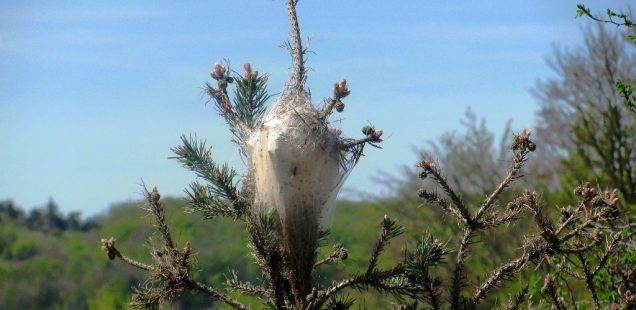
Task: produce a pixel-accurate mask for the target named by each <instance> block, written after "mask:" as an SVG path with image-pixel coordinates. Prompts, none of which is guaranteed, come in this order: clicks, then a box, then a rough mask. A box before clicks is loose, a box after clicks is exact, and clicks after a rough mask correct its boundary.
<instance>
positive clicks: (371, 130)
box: [362, 125, 375, 136]
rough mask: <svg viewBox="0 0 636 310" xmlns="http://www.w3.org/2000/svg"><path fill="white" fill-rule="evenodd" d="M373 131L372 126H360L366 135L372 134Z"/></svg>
mask: <svg viewBox="0 0 636 310" xmlns="http://www.w3.org/2000/svg"><path fill="white" fill-rule="evenodd" d="M374 132H375V129H373V127H371V126H369V125H367V126H364V127H362V133H363V134H365V135H367V136H370V135H373V133H374Z"/></svg>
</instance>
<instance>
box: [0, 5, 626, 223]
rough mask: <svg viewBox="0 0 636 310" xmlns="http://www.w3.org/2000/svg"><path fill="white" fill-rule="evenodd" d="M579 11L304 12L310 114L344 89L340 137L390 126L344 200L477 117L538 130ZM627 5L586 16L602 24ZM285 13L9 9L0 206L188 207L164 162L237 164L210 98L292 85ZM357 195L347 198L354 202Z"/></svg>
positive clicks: (182, 177)
mask: <svg viewBox="0 0 636 310" xmlns="http://www.w3.org/2000/svg"><path fill="white" fill-rule="evenodd" d="M576 3H577V2H576V1H547V0H544V1H482V2H481V3H478V2H477V1H452V2H448V1H415V0H412V1H354V0H347V1H342V0H340V1H331V0H328V1H327V0H302V1H301V2H300V5H299V8H298V11H299V12H298V14H299V18H300V24H301V31H302V33H303V36H304V37H305V38H307V37H309V38H310V39H311V49H312V50H313V51H314V52H315V54H311V55H310V56H309V63H308V65H309V66H310V67H311V68H312V71H310V77H309V87H310V89H311V92H312V95H313V98H314V101H315V102H316V103H318V102H319V101H320V100H322V98H325V97H328V96H329V95H330V94H331V87H332V85H333V83H334V82H336V81H339V80H340V79H342V78H347V80H348V82H349V86H350V88H351V90H352V94H351V95H350V96H349V97H348V98H347V100H346V101H345V103H346V105H347V108H346V109H345V111H344V113H343V114H339V115H337V117H340V118H342V122H341V127H342V129H343V131H344V132H345V134H346V135H348V136H352V137H357V136H359V135H361V133H360V128H361V127H362V126H364V125H365V124H367V123H368V122H371V123H372V124H374V125H375V126H376V127H377V128H380V129H383V130H384V132H385V137H386V141H385V142H384V143H383V146H384V149H382V150H375V149H369V151H368V152H367V156H366V157H365V158H363V160H362V161H361V162H360V164H359V165H358V167H357V168H356V169H355V170H354V171H353V173H352V174H351V176H350V177H349V180H348V182H347V184H346V185H345V187H346V188H349V189H353V190H358V191H364V192H372V193H377V192H379V191H382V186H380V185H378V184H376V183H375V182H374V181H372V180H371V177H372V176H375V175H377V173H378V171H379V170H383V171H386V172H389V173H397V171H398V170H397V169H398V167H399V166H401V165H412V164H414V163H415V162H416V160H417V159H416V158H415V155H414V154H413V152H412V151H411V148H412V146H415V145H422V144H424V143H426V141H431V140H434V139H435V138H436V137H438V136H439V135H441V134H442V133H443V132H445V131H449V130H458V129H459V124H460V119H461V118H462V116H463V114H464V111H465V110H466V108H468V107H471V108H472V110H473V111H474V112H476V114H477V115H478V116H480V117H481V116H486V117H487V120H488V124H489V127H490V128H491V129H493V130H495V131H500V130H501V129H503V127H504V124H505V122H506V121H507V120H508V119H513V120H514V122H513V126H514V127H515V128H520V127H526V128H532V127H533V123H534V112H535V111H536V109H537V104H536V102H535V100H534V99H533V98H532V97H531V96H530V95H529V94H528V89H530V88H531V87H532V86H533V85H534V84H535V82H536V80H537V79H539V78H547V77H550V76H552V73H551V72H550V70H549V68H548V66H547V65H546V64H545V61H544V59H545V57H546V56H548V55H550V53H551V51H552V49H553V47H554V45H555V44H556V45H559V46H570V47H575V46H576V45H577V44H578V43H579V42H581V34H580V28H581V27H582V26H585V25H588V24H590V22H589V21H588V20H579V19H576V20H575V19H574V15H575V12H576ZM627 3H628V2H627V1H603V2H602V3H601V2H599V1H595V2H591V1H589V3H588V4H587V5H588V6H590V7H591V8H592V9H593V10H594V11H598V12H603V11H604V10H605V9H606V8H608V7H611V8H624V7H625V6H626V5H627ZM287 34H288V20H287V16H286V9H285V7H284V3H283V1H282V0H276V1H272V0H242V1H239V0H236V1H199V2H197V3H194V4H193V3H189V2H186V1H85V2H76V1H73V2H71V1H11V0H9V1H6V0H5V1H2V2H0V143H1V144H0V199H13V200H14V201H15V202H16V203H17V204H19V205H22V206H25V207H32V206H37V205H41V204H43V203H45V202H46V201H47V200H48V199H49V197H53V198H54V199H55V200H56V201H57V202H58V203H59V205H60V207H61V209H62V210H64V211H71V210H78V211H82V212H83V213H84V214H95V213H97V212H99V211H101V210H104V209H105V208H107V207H108V206H109V205H110V204H111V203H114V202H119V201H124V200H135V199H139V198H140V195H139V194H138V192H139V190H140V187H139V183H140V182H141V180H142V179H143V180H144V181H145V182H146V183H147V184H149V185H157V187H158V188H159V190H160V191H161V192H162V193H163V194H164V195H181V194H182V191H183V188H185V186H186V185H187V184H188V183H189V182H191V181H192V180H193V179H194V176H193V175H192V174H191V173H189V172H187V171H185V170H184V169H182V168H181V167H179V166H178V165H177V163H176V162H174V161H172V160H168V159H167V157H168V156H170V155H171V153H170V147H172V146H176V145H177V144H178V143H179V136H180V135H181V134H190V133H196V134H197V135H198V136H199V137H202V138H207V140H208V142H209V144H210V145H212V146H213V150H214V153H215V154H216V157H217V159H218V160H220V161H228V162H230V163H232V164H234V165H235V166H239V167H240V166H241V165H242V164H241V160H240V158H239V156H238V154H237V152H236V151H235V148H234V145H232V144H231V143H230V142H229V139H230V135H229V133H228V131H227V129H226V126H225V124H224V123H223V121H222V120H221V119H220V118H219V117H218V116H217V115H216V113H215V111H214V109H213V107H212V106H211V105H206V104H205V102H206V99H205V97H203V94H202V85H203V83H204V82H206V81H208V80H210V78H209V71H210V69H211V68H212V66H213V64H214V63H215V62H219V61H221V60H223V59H228V60H229V61H230V63H231V64H233V65H234V67H237V68H240V66H241V65H242V64H243V63H244V62H250V63H252V65H253V67H254V68H256V69H258V70H259V71H261V72H269V73H270V75H271V77H270V88H269V89H270V92H272V93H276V92H278V91H279V90H280V88H281V87H282V85H283V83H284V82H285V80H286V79H287V77H288V68H289V66H290V57H289V55H288V54H287V53H286V52H285V51H284V50H282V49H281V48H279V47H278V46H279V45H280V44H281V43H283V42H284V41H285V40H286V39H287ZM344 195H345V196H346V195H347V193H346V192H345V194H344Z"/></svg>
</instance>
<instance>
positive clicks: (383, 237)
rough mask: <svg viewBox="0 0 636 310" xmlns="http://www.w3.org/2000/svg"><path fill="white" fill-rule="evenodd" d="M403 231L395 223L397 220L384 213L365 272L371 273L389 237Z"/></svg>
mask: <svg viewBox="0 0 636 310" xmlns="http://www.w3.org/2000/svg"><path fill="white" fill-rule="evenodd" d="M403 232H404V227H402V226H400V225H398V224H397V222H395V221H393V220H391V219H390V218H389V217H388V216H387V215H384V218H383V219H382V224H381V231H380V236H379V237H378V241H376V243H375V245H374V246H373V250H372V251H371V258H370V259H369V266H368V267H367V272H366V273H367V274H370V273H372V272H373V271H374V270H375V268H376V266H377V264H378V258H380V254H381V253H382V251H384V247H385V246H386V245H387V244H388V243H389V241H390V240H391V239H394V238H396V237H397V236H399V235H401V234H402V233H403Z"/></svg>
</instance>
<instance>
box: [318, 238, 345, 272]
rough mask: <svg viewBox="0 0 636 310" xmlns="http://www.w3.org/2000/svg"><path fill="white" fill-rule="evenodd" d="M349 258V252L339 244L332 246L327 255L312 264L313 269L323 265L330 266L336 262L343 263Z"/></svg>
mask: <svg viewBox="0 0 636 310" xmlns="http://www.w3.org/2000/svg"><path fill="white" fill-rule="evenodd" d="M348 257H349V251H348V250H347V249H346V248H345V247H344V246H342V245H341V244H339V243H336V244H334V246H333V249H332V250H331V253H329V255H328V256H327V257H325V258H323V259H321V260H319V261H317V262H316V263H315V264H314V268H316V267H318V266H320V265H324V264H332V263H334V262H336V261H344V260H346V259H347V258H348Z"/></svg>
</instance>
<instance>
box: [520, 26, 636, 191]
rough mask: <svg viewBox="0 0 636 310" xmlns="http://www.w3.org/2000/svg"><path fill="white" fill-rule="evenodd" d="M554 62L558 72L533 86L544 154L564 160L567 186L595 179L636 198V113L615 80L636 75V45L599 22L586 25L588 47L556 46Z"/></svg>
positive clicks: (551, 62)
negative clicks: (630, 110) (561, 47)
mask: <svg viewBox="0 0 636 310" xmlns="http://www.w3.org/2000/svg"><path fill="white" fill-rule="evenodd" d="M548 64H549V66H550V67H551V68H552V69H553V70H554V72H555V73H556V74H557V77H556V78H550V79H545V80H542V81H539V82H538V83H537V85H536V87H535V88H534V89H533V90H532V94H533V95H534V96H535V98H537V100H538V102H539V105H540V110H539V112H538V122H537V128H536V131H537V137H538V138H539V139H540V140H541V141H544V143H545V144H546V150H545V151H546V152H545V153H542V154H540V156H541V157H542V158H546V162H548V163H549V161H548V160H547V159H549V158H557V159H561V160H563V161H564V162H563V163H562V166H561V167H562V169H559V167H558V166H555V167H554V171H558V173H559V174H562V176H561V177H560V178H561V180H562V181H565V184H563V185H564V188H567V187H569V186H571V185H572V182H577V181H578V182H580V181H582V180H584V179H590V180H595V182H597V183H598V184H601V185H603V186H610V187H616V188H618V189H619V190H620V192H621V194H622V195H623V197H624V198H625V202H627V203H629V204H634V203H636V148H635V147H634V145H636V134H635V132H636V117H634V116H633V115H631V113H630V112H629V111H628V110H627V109H628V107H626V106H625V105H624V102H623V101H624V98H623V97H622V95H621V93H620V92H619V91H618V90H617V89H616V86H615V85H616V83H617V81H619V80H621V81H623V82H624V83H629V84H632V83H634V81H636V48H635V46H634V45H633V44H631V43H630V42H629V41H628V40H627V39H626V38H625V37H624V35H622V34H620V33H618V32H611V31H609V30H608V29H606V27H604V26H602V25H597V26H595V27H594V28H588V29H586V30H585V42H584V46H583V47H582V48H579V49H576V50H567V49H555V52H554V54H553V56H552V58H551V59H549V61H548ZM553 162H554V163H555V164H559V165H561V164H560V163H559V161H553ZM572 167H577V168H576V169H572ZM568 180H571V181H568ZM572 180H573V181H572Z"/></svg>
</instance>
